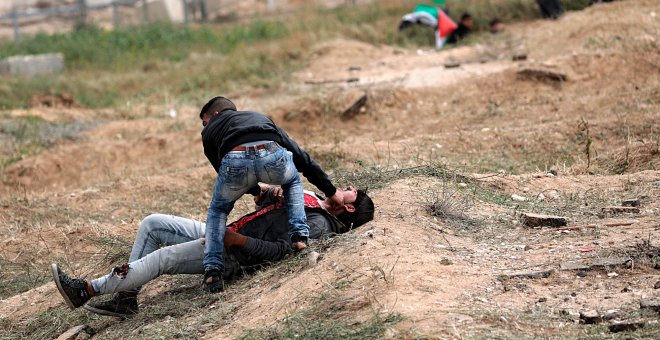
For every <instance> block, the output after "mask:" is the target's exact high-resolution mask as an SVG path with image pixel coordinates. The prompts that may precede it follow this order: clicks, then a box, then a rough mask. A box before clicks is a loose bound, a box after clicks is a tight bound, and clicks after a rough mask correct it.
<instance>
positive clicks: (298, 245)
mask: <svg viewBox="0 0 660 340" xmlns="http://www.w3.org/2000/svg"><path fill="white" fill-rule="evenodd" d="M291 245H292V248H293V251H301V250H304V249H306V248H307V236H301V235H293V236H291Z"/></svg>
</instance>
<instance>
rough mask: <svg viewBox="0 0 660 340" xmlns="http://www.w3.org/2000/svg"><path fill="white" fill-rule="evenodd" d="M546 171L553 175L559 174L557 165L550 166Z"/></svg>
mask: <svg viewBox="0 0 660 340" xmlns="http://www.w3.org/2000/svg"><path fill="white" fill-rule="evenodd" d="M548 173H549V174H552V175H554V176H557V175H559V171H558V170H557V167H555V166H551V167H550V170H548Z"/></svg>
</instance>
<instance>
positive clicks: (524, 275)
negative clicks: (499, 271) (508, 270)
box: [500, 269, 555, 281]
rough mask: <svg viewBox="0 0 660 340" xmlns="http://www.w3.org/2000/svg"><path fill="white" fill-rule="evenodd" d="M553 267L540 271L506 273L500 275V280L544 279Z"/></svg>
mask: <svg viewBox="0 0 660 340" xmlns="http://www.w3.org/2000/svg"><path fill="white" fill-rule="evenodd" d="M554 272H555V271H554V269H550V270H544V271H540V272H526V273H515V274H508V275H500V281H503V280H506V279H545V278H548V277H550V275H552V273H554Z"/></svg>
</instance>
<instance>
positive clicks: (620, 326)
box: [608, 321, 645, 333]
mask: <svg viewBox="0 0 660 340" xmlns="http://www.w3.org/2000/svg"><path fill="white" fill-rule="evenodd" d="M644 325H645V322H644V321H624V322H616V323H613V324H611V325H609V327H608V329H609V330H610V332H612V333H618V332H625V331H636V330H638V329H640V328H644Z"/></svg>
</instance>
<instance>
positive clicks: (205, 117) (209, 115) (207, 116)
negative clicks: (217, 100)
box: [202, 112, 218, 127]
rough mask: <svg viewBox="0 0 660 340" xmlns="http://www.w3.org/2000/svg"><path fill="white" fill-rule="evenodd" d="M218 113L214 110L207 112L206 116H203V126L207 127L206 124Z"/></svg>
mask: <svg viewBox="0 0 660 340" xmlns="http://www.w3.org/2000/svg"><path fill="white" fill-rule="evenodd" d="M217 114H218V113H217V112H213V113H208V112H207V113H205V114H204V116H202V126H203V127H205V126H206V124H208V123H209V120H211V118H213V116H215V115H217Z"/></svg>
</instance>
